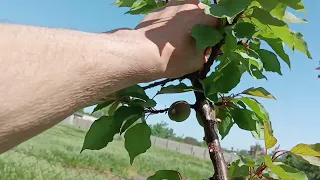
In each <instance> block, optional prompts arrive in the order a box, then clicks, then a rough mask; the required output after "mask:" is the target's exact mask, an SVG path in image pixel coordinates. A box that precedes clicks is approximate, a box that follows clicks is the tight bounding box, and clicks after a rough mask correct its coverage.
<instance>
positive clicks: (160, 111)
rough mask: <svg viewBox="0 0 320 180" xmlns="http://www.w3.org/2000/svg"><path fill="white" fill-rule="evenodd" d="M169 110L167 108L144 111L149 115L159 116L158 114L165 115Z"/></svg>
mask: <svg viewBox="0 0 320 180" xmlns="http://www.w3.org/2000/svg"><path fill="white" fill-rule="evenodd" d="M168 110H169V108H166V109H159V110H156V109H146V110H145V112H149V113H151V114H159V113H165V112H167V111H168Z"/></svg>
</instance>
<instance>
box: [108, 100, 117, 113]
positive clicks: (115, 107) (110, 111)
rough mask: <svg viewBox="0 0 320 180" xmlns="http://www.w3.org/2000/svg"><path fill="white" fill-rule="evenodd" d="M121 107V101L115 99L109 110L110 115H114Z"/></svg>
mask: <svg viewBox="0 0 320 180" xmlns="http://www.w3.org/2000/svg"><path fill="white" fill-rule="evenodd" d="M119 107H120V102H119V101H115V102H114V103H113V104H112V105H111V106H110V107H109V110H108V115H109V116H113V115H114V113H115V112H116V110H117V109H118V108H119Z"/></svg>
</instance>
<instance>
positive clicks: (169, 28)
mask: <svg viewBox="0 0 320 180" xmlns="http://www.w3.org/2000/svg"><path fill="white" fill-rule="evenodd" d="M203 8H204V5H203V4H201V3H199V2H198V1H195V0H192V1H187V2H184V3H182V2H170V3H169V4H168V5H167V6H166V7H165V8H162V9H159V10H157V11H155V12H153V13H150V14H149V15H147V16H146V17H145V19H144V20H143V21H142V22H141V23H140V24H138V26H137V27H136V28H135V29H133V30H128V29H119V30H114V31H112V32H108V33H99V34H96V33H87V32H80V31H74V30H65V29H55V28H45V27H34V26H24V25H13V24H1V25H0V63H1V66H0V72H1V76H0V82H1V85H0V153H3V152H5V151H7V150H9V149H11V148H13V147H15V146H17V145H19V144H20V143H22V142H24V141H26V140H28V139H30V138H32V137H34V136H36V135H38V134H39V133H41V132H43V131H45V130H47V129H49V128H51V127H52V126H54V125H56V124H57V123H59V122H61V121H62V120H63V119H65V118H66V117H68V116H69V115H71V114H72V113H74V112H75V111H77V110H79V109H81V108H83V107H85V106H87V105H89V104H93V103H95V102H97V100H99V99H101V98H104V97H106V96H107V95H109V94H111V93H113V92H116V91H118V90H121V89H123V88H126V87H128V86H131V85H134V84H137V83H142V82H150V81H153V80H157V79H160V78H172V77H179V76H182V75H184V74H188V73H191V72H194V71H196V70H198V69H199V68H200V67H201V66H202V65H203V63H204V62H205V61H206V57H207V55H208V53H209V51H205V50H204V49H203V50H201V51H196V48H195V40H194V39H193V38H192V37H191V36H190V31H191V29H192V27H193V26H194V25H196V24H205V25H210V26H212V27H213V28H216V27H217V26H218V24H219V23H218V22H219V21H218V20H217V19H215V18H213V17H211V16H208V15H205V14H204V11H203ZM204 51H205V52H206V53H204Z"/></svg>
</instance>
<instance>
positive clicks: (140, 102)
mask: <svg viewBox="0 0 320 180" xmlns="http://www.w3.org/2000/svg"><path fill="white" fill-rule="evenodd" d="M156 105H157V102H156V101H154V100H153V99H148V101H144V100H141V99H134V100H132V101H131V102H130V106H140V107H146V108H149V107H155V106H156Z"/></svg>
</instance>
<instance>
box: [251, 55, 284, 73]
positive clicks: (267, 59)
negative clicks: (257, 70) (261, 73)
mask: <svg viewBox="0 0 320 180" xmlns="http://www.w3.org/2000/svg"><path fill="white" fill-rule="evenodd" d="M256 52H257V53H258V54H259V56H260V59H261V61H262V63H263V67H264V69H265V70H266V71H270V72H276V73H278V74H279V75H282V73H281V67H280V62H279V60H278V58H277V56H276V55H275V54H274V53H273V52H271V51H268V50H265V49H258V50H256Z"/></svg>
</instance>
